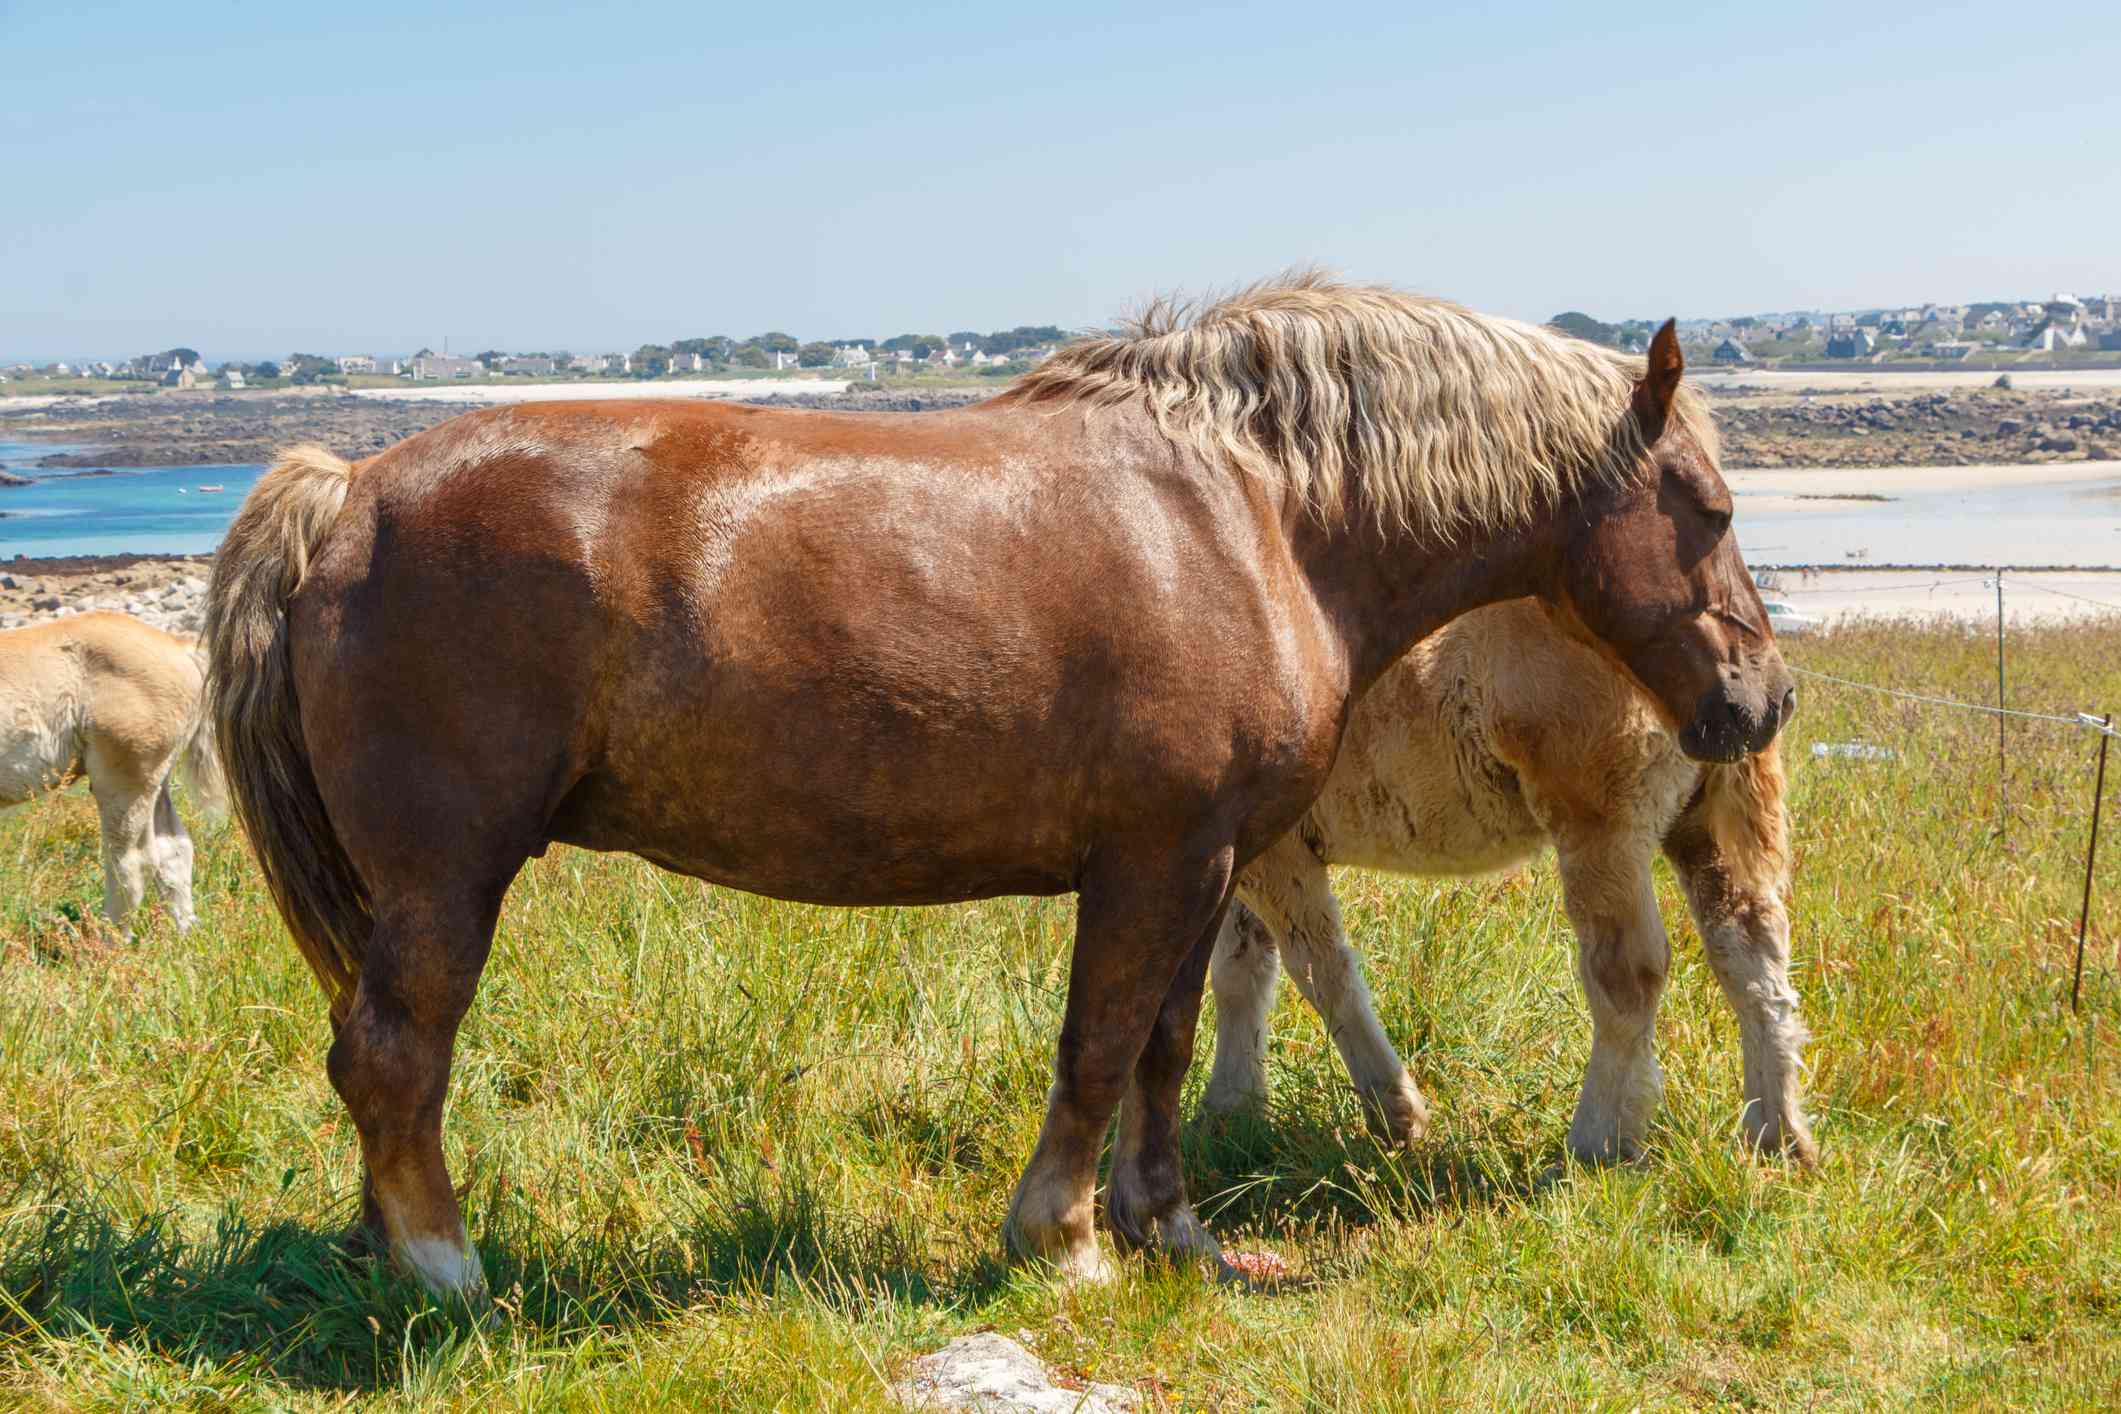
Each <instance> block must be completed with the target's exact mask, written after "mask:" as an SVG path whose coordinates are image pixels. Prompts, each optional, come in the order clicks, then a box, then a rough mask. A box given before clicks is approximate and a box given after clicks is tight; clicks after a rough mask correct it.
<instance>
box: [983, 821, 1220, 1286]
mask: <svg viewBox="0 0 2121 1414" xmlns="http://www.w3.org/2000/svg"><path fill="white" fill-rule="evenodd" d="M1130 866H1131V867H1130ZM1230 867H1231V851H1230V849H1229V847H1228V846H1227V845H1225V846H1223V847H1221V848H1219V849H1216V850H1212V851H1204V852H1203V853H1202V854H1199V855H1195V856H1194V857H1192V858H1191V859H1168V858H1167V859H1166V860H1164V861H1162V862H1161V863H1160V864H1158V863H1151V864H1150V865H1148V867H1143V865H1142V863H1141V862H1140V860H1139V859H1138V858H1136V859H1132V860H1130V859H1127V858H1125V857H1124V852H1123V851H1118V850H1114V851H1111V852H1110V853H1109V854H1108V855H1107V856H1106V857H1104V858H1101V859H1098V860H1095V861H1093V864H1092V866H1091V868H1090V869H1089V870H1088V871H1086V874H1085V877H1084V880H1083V885H1082V890H1081V895H1080V899H1079V902H1078V906H1077V912H1076V925H1075V953H1074V957H1073V959H1072V960H1071V962H1070V965H1069V970H1068V1006H1067V1015H1066V1019H1065V1020H1064V1021H1063V1022H1062V1024H1061V1035H1060V1047H1059V1054H1058V1056H1057V1058H1056V1060H1055V1064H1054V1079H1053V1091H1052V1095H1051V1097H1050V1098H1049V1099H1048V1101H1047V1106H1046V1121H1045V1124H1044V1126H1043V1127H1042V1128H1041V1129H1040V1131H1039V1136H1038V1145H1037V1147H1036V1148H1034V1149H1033V1150H1032V1154H1031V1161H1030V1163H1029V1164H1027V1165H1026V1166H1025V1168H1024V1175H1023V1178H1022V1179H1021V1180H1019V1182H1018V1184H1017V1188H1016V1197H1015V1199H1014V1200H1013V1201H1012V1202H1011V1203H1010V1205H1009V1219H1008V1222H1007V1223H1006V1224H1005V1225H1004V1227H1003V1229H1002V1238H1003V1243H1004V1245H1005V1246H1006V1248H1007V1250H1008V1252H1009V1254H1010V1256H1012V1257H1014V1258H1017V1259H1022V1260H1035V1261H1044V1262H1048V1263H1051V1264H1053V1265H1054V1266H1056V1267H1058V1268H1060V1269H1061V1271H1062V1272H1064V1273H1065V1274H1067V1275H1069V1276H1072V1277H1076V1278H1084V1279H1091V1280H1099V1279H1103V1278H1105V1277H1108V1276H1110V1275H1111V1266H1110V1263H1109V1262H1108V1261H1107V1260H1106V1259H1105V1257H1104V1255H1103V1254H1102V1253H1100V1252H1099V1251H1098V1248H1097V1242H1096V1236H1095V1233H1094V1230H1093V1212H1094V1201H1095V1189H1096V1183H1097V1161H1098V1157H1099V1155H1100V1153H1101V1151H1102V1150H1103V1148H1104V1141H1105V1132H1106V1129H1107V1127H1108V1126H1109V1125H1110V1124H1111V1122H1112V1114H1113V1111H1114V1110H1115V1109H1117V1108H1118V1106H1119V1102H1120V1097H1121V1095H1122V1094H1123V1093H1124V1092H1125V1090H1126V1089H1127V1087H1128V1086H1129V1084H1130V1083H1133V1082H1134V1081H1135V1080H1136V1079H1137V1078H1138V1075H1139V1074H1140V1073H1142V1070H1143V1067H1144V1063H1145V1052H1150V1051H1151V1049H1152V1048H1151V1038H1152V1032H1157V1033H1160V1034H1159V1035H1158V1037H1157V1040H1156V1044H1155V1047H1154V1050H1153V1054H1151V1055H1149V1056H1147V1057H1146V1073H1147V1074H1148V1075H1149V1077H1150V1079H1151V1080H1152V1082H1153V1092H1152V1093H1151V1095H1150V1097H1149V1099H1150V1103H1149V1105H1148V1106H1147V1107H1146V1109H1145V1110H1144V1111H1143V1112H1142V1114H1141V1115H1140V1117H1139V1118H1138V1119H1137V1120H1136V1122H1135V1127H1134V1130H1133V1139H1132V1142H1131V1144H1129V1145H1128V1147H1127V1148H1126V1149H1125V1150H1124V1151H1123V1152H1122V1154H1121V1156H1120V1158H1119V1161H1118V1162H1117V1163H1116V1164H1115V1175H1114V1183H1113V1187H1114V1204H1115V1209H1114V1214H1113V1218H1114V1223H1115V1225H1116V1226H1119V1227H1120V1229H1121V1231H1122V1233H1123V1235H1125V1236H1127V1237H1129V1238H1130V1239H1131V1240H1134V1241H1136V1242H1137V1243H1141V1242H1145V1241H1146V1242H1153V1241H1157V1240H1162V1241H1164V1242H1166V1243H1168V1242H1171V1241H1174V1240H1176V1241H1182V1242H1193V1241H1197V1240H1198V1237H1205V1233H1204V1232H1203V1233H1198V1236H1196V1230H1197V1229H1198V1221H1197V1220H1192V1221H1190V1222H1189V1221H1188V1220H1189V1219H1192V1210H1191V1209H1190V1208H1188V1207H1186V1205H1185V1190H1184V1186H1183V1184H1182V1183H1181V1182H1179V1180H1178V1172H1177V1146H1176V1123H1175V1120H1172V1119H1169V1118H1167V1112H1169V1113H1175V1110H1176V1103H1177V1100H1176V1094H1175V1085H1176V1080H1182V1079H1183V1078H1184V1074H1185V1059H1186V1058H1187V1057H1190V1055H1191V1039H1192V1022H1193V1020H1194V1017H1195V1015H1196V1014H1197V1011H1198V1007H1199V1001H1200V987H1201V980H1202V977H1203V976H1204V974H1205V973H1206V970H1207V960H1208V952H1209V949H1210V948H1211V947H1212V945H1213V941H1214V933H1213V931H1212V929H1213V928H1214V927H1215V926H1216V925H1218V924H1219V923H1220V922H1221V919H1222V909H1223V904H1224V900H1225V898H1226V896H1227V894H1228V890H1229V880H1230ZM1196 954H1197V956H1196ZM1182 973H1184V974H1186V975H1185V976H1182V975H1181V974H1182ZM1189 991H1190V994H1191V999H1192V1000H1191V1004H1190V1006H1189V1005H1188V1004H1187V1000H1186V997H1187V994H1188V992H1189ZM1181 1033H1183V1034H1182V1035H1181ZM1181 1042H1183V1044H1181ZM1174 1065H1175V1070H1174ZM1174 1075H1175V1077H1176V1078H1175V1079H1174ZM1167 1090H1170V1091H1172V1092H1173V1093H1171V1094H1170V1095H1169V1096H1168V1097H1167V1096H1166V1094H1165V1092H1166V1091H1167ZM1167 1131H1168V1134H1167ZM1211 1241H1212V1239H1211Z"/></svg>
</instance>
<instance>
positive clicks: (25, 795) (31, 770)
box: [0, 703, 81, 805]
mask: <svg viewBox="0 0 2121 1414" xmlns="http://www.w3.org/2000/svg"><path fill="white" fill-rule="evenodd" d="M80 770H81V753H80V749H79V744H78V743H77V742H76V741H75V739H74V733H73V732H72V730H71V729H69V728H67V727H65V726H64V725H62V724H58V723H54V722H52V721H51V720H49V718H48V717H47V716H46V715H45V714H44V713H41V712H38V711H36V710H34V709H33V708H32V707H31V705H30V704H26V703H24V704H17V705H16V706H15V710H14V711H12V712H10V713H9V714H8V715H7V718H6V721H5V723H4V726H0V805H19V804H21V803H22V802H23V801H26V800H31V799H34V798H35V797H37V796H39V795H42V794H44V793H45V792H46V791H49V790H53V789H55V788H57V787H59V786H61V785H64V784H65V783H66V782H67V781H68V780H69V779H71V778H72V777H74V776H75V775H78V774H79V773H80Z"/></svg>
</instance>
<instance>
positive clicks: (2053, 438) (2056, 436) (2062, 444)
mask: <svg viewBox="0 0 2121 1414" xmlns="http://www.w3.org/2000/svg"><path fill="white" fill-rule="evenodd" d="M2040 450H2041V451H2043V452H2074V451H2076V450H2077V439H2076V438H2075V437H2072V436H2070V434H2069V433H2067V432H2054V433H2050V434H2049V435H2047V436H2045V437H2042V438H2041V439H2040Z"/></svg>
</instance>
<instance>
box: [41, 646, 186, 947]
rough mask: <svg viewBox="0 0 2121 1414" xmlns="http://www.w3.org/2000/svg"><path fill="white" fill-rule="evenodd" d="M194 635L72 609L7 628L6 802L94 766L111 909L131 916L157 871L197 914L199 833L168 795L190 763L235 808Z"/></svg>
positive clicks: (174, 909) (167, 898) (172, 903)
mask: <svg viewBox="0 0 2121 1414" xmlns="http://www.w3.org/2000/svg"><path fill="white" fill-rule="evenodd" d="M205 677H206V674H205V671H204V669H203V667H202V665H201V664H200V662H199V657H198V654H197V653H196V652H194V651H193V649H192V647H191V645H190V644H188V643H186V642H185V641H184V640H183V639H181V638H172V637H171V636H170V635H168V634H166V633H164V632H163V631H162V630H161V629H158V628H155V627H154V626H152V625H150V624H144V623H141V622H140V621H139V620H138V619H135V618H129V617H127V616H126V615H124V614H75V615H71V616H69V617H67V618H63V619H53V620H51V621H50V622H48V623H41V624H31V625H30V626H29V627H27V628H16V629H9V630H7V631H6V632H4V633H0V806H4V805H19V804H21V803H22V802H24V801H26V800H29V799H30V798H32V797H33V796H37V795H41V794H43V793H45V792H46V791H51V790H57V789H58V788H60V787H62V786H65V785H67V784H68V783H70V782H72V781H74V780H76V779H78V778H79V777H81V776H83V775H86V776H87V777H88V788H89V792H90V793H91V794H92V795H94V796H95V798H96V811H97V814H98V815H99V816H100V817H101V819H102V823H103V912H104V916H105V917H107V918H109V919H110V920H111V922H113V923H117V924H120V925H123V924H124V922H125V920H126V919H127V918H129V917H130V916H131V915H132V911H133V910H134V909H135V908H138V907H139V906H140V901H141V899H142V898H144V897H146V894H147V888H148V882H149V880H150V879H152V880H153V882H154V884H155V885H156V887H157V888H158V889H159V890H160V891H161V894H162V899H163V902H164V903H166V904H167V905H168V906H169V916H170V917H171V918H172V919H173V920H174V921H175V922H176V925H177V927H178V929H179V930H180V931H181V930H183V929H187V928H189V927H191V925H192V919H193V914H192V903H191V858H192V850H191V836H190V835H188V834H186V833H185V831H184V821H183V820H182V819H180V818H179V817H178V815H177V807H176V805H175V803H174V802H172V801H171V799H170V794H169V787H170V779H171V777H172V776H173V775H174V774H175V771H176V768H177V767H178V766H180V765H181V766H183V767H184V769H185V774H186V775H187V776H188V777H189V779H190V781H191V787H192V792H193V794H194V795H196V796H197V797H198V799H199V803H200V804H202V805H204V806H205V807H206V808H207V809H208V810H210V811H212V812H214V813H219V812H221V811H223V810H225V809H226V808H227V805H226V801H225V798H224V796H223V790H222V783H221V770H220V767H219V765H218V764H216V762H215V759H214V750H213V739H212V733H211V731H210V730H209V727H208V723H207V720H206V717H205V715H204V713H203V712H202V711H201V703H200V690H201V688H202V686H203V684H204V682H205Z"/></svg>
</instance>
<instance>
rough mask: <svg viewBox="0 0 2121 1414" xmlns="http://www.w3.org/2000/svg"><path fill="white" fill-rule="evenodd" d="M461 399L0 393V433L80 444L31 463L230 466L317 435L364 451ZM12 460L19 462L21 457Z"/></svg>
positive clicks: (441, 417)
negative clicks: (29, 401)
mask: <svg viewBox="0 0 2121 1414" xmlns="http://www.w3.org/2000/svg"><path fill="white" fill-rule="evenodd" d="M468 407H469V405H468V404H456V403H393V402H384V401H381V400H378V399H374V398H353V397H344V396H326V397H298V396H232V395H222V396H216V395H196V394H194V395H184V394H166V395H162V396H153V395H147V396H133V397H124V398H103V399H98V400H89V399H81V400H78V401H69V402H62V403H57V404H54V405H52V406H49V407H42V408H34V409H30V410H27V411H23V412H15V411H12V410H11V409H9V408H8V406H7V404H6V402H5V401H0V442H61V443H73V444H78V445H79V446H81V447H82V448H83V450H80V451H69V452H51V453H47V454H45V455H43V456H41V457H36V458H34V459H31V460H28V461H27V464H28V465H30V466H34V467H100V466H114V465H115V466H234V465H242V464H246V463H254V462H265V461H270V460H272V456H273V453H274V452H275V451H276V450H277V449H278V448H281V447H285V446H289V445H291V444H293V443H296V442H321V443H322V444H324V445H325V446H327V447H329V448H331V449H332V450H333V451H334V452H337V453H338V454H339V455H340V456H344V457H366V456H373V455H374V454H375V453H377V452H380V451H382V450H383V449H384V448H385V447H388V446H390V445H391V444H393V443H395V442H401V441H403V440H404V439H405V438H407V437H410V436H411V435H412V434H413V433H415V432H419V431H422V430H424V429H426V428H429V427H432V426H434V425H435V424H436V423H438V422H442V421H445V420H447V419H449V418H452V417H454V416H456V415H457V414H458V413H460V412H464V411H467V410H468ZM14 469H15V470H16V471H18V472H19V471H20V470H21V469H22V468H21V464H17V465H16V466H15V468H14Z"/></svg>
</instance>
